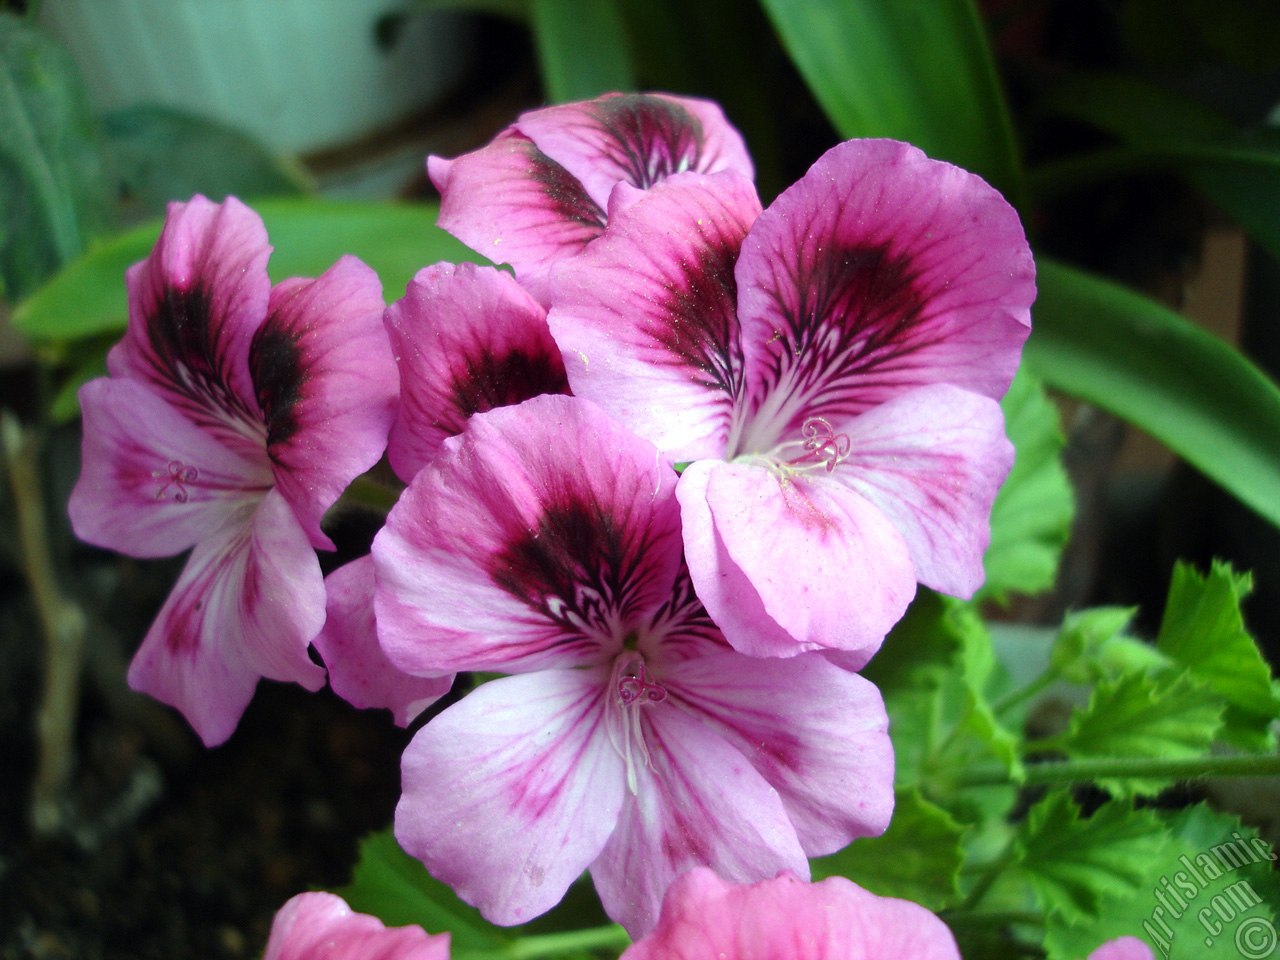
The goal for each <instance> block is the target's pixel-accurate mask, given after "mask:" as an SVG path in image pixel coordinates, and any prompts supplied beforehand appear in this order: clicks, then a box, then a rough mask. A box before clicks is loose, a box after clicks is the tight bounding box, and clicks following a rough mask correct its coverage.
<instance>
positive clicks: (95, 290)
mask: <svg viewBox="0 0 1280 960" xmlns="http://www.w3.org/2000/svg"><path fill="white" fill-rule="evenodd" d="M254 209H256V210H257V211H258V213H259V214H261V215H262V219H263V220H264V221H265V222H266V225H267V233H268V235H269V237H270V240H271V243H272V245H273V246H274V247H275V252H274V253H273V254H272V255H271V260H270V262H269V264H268V270H269V272H270V274H271V278H272V280H274V281H277V282H278V281H280V280H282V279H284V278H285V277H293V276H299V277H315V276H318V275H319V274H321V273H323V272H324V271H325V270H326V269H328V268H329V267H330V266H332V265H333V263H334V262H335V261H336V260H337V259H338V258H339V257H340V256H342V255H343V254H346V253H351V254H355V255H356V256H358V257H359V258H360V259H361V260H363V261H364V262H365V263H367V264H368V265H369V266H371V267H373V269H374V270H376V271H377V272H378V275H379V277H381V279H382V292H383V296H384V297H385V298H386V300H387V301H388V302H390V301H392V300H395V299H397V298H398V297H400V296H402V295H403V293H404V289H405V286H406V285H407V284H408V282H409V280H410V279H411V278H412V277H413V275H414V274H415V273H416V272H417V271H418V270H419V269H421V268H422V267H424V266H426V265H427V264H429V263H435V262H437V261H440V260H452V261H464V260H469V261H473V262H483V259H484V258H483V257H481V256H479V255H478V254H476V253H474V252H473V251H471V250H469V249H467V248H466V247H464V246H463V245H462V244H461V243H459V242H458V241H457V240H454V239H453V237H451V236H449V235H448V234H447V233H445V232H444V231H443V230H440V229H439V228H437V227H436V225H435V221H436V215H437V213H438V207H436V206H434V205H430V204H412V205H410V204H387V203H362V202H343V203H334V202H329V201H321V200H311V199H288V200H267V201H263V202H261V203H257V204H255V205H254ZM159 233H160V223H159V221H155V222H152V223H149V224H144V225H143V226H140V227H137V228H136V229H133V230H130V231H128V232H127V233H124V234H121V235H120V236H118V237H116V238H115V239H113V240H111V241H109V242H107V243H103V244H100V245H98V246H95V247H94V248H93V249H91V250H90V251H89V252H88V253H87V254H85V255H84V256H83V257H80V258H79V259H78V260H75V261H74V262H72V263H70V264H68V265H67V267H66V268H65V269H63V270H62V271H61V272H60V273H59V274H58V275H57V276H55V277H54V278H53V279H52V280H50V281H49V282H48V283H47V284H45V285H44V286H43V287H41V288H40V289H39V290H37V291H36V292H35V293H34V294H32V296H31V297H30V298H29V299H27V300H26V301H24V302H23V303H22V304H20V305H19V306H18V308H17V310H15V311H14V317H13V321H14V325H15V326H17V328H18V329H19V330H21V331H22V332H23V333H25V334H27V335H28V336H32V337H39V338H43V339H51V340H67V339H73V338H78V337H84V336H89V335H91V334H98V333H104V332H111V331H118V330H123V329H124V325H125V319H126V316H127V306H126V301H125V288H124V272H125V270H126V269H127V268H128V267H129V266H130V265H131V264H133V263H136V262H137V261H139V260H141V259H143V258H144V257H145V256H147V254H148V253H149V252H150V251H151V247H152V246H153V245H154V243H155V240H156V237H157V236H159Z"/></svg>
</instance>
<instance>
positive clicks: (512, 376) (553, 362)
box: [442, 345, 569, 433]
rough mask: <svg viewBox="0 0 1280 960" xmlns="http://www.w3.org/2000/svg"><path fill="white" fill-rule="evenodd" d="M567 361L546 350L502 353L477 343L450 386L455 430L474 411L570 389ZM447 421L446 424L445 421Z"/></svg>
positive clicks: (456, 431) (518, 350) (457, 431)
mask: <svg viewBox="0 0 1280 960" xmlns="http://www.w3.org/2000/svg"><path fill="white" fill-rule="evenodd" d="M568 392H569V380H568V378H567V377H566V376H565V372H564V361H563V360H561V359H560V355H559V354H553V353H548V352H547V351H544V350H536V349H534V350H522V349H516V350H512V351H511V352H510V353H507V354H504V355H502V356H496V355H495V354H494V353H493V352H492V351H490V350H488V349H486V348H484V347H480V346H478V345H477V347H476V352H475V353H470V354H468V356H467V357H466V358H465V368H464V369H463V370H461V371H460V372H458V373H457V374H456V375H455V377H454V380H453V384H452V385H451V386H450V388H449V393H450V395H451V397H452V400H453V407H454V410H455V411H457V414H458V417H457V418H456V426H455V427H454V428H453V432H454V433H460V432H461V431H462V427H463V424H465V423H466V420H467V418H468V417H470V416H471V415H472V414H473V413H483V412H484V411H485V410H492V409H494V408H495V407H505V406H509V405H511V404H515V403H520V402H521V401H522V400H528V399H530V398H531V397H537V396H540V395H542V394H544V393H568ZM442 425H443V424H442Z"/></svg>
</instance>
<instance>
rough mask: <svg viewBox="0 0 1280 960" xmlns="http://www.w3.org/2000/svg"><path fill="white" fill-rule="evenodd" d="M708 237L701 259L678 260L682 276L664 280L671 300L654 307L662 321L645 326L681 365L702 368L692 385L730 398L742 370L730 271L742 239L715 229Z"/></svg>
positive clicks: (734, 289)
mask: <svg viewBox="0 0 1280 960" xmlns="http://www.w3.org/2000/svg"><path fill="white" fill-rule="evenodd" d="M707 240H708V241H709V242H708V244H707V246H706V247H705V248H704V250H703V251H702V256H701V258H700V259H697V260H684V261H681V262H680V263H679V264H678V269H679V270H680V275H679V276H677V277H675V278H673V279H672V280H671V281H670V282H669V283H667V284H666V286H667V289H668V290H669V298H668V300H667V302H666V303H665V304H663V305H661V306H660V307H659V308H658V310H657V311H656V312H657V313H658V315H659V316H661V317H663V318H664V319H665V321H666V322H664V323H660V324H647V330H648V333H649V335H650V336H651V337H653V339H654V340H656V341H657V342H658V343H660V344H662V346H663V347H665V348H666V350H667V351H668V352H669V353H670V354H672V355H674V356H675V357H677V358H679V360H678V365H679V366H682V367H685V366H688V367H693V368H695V369H696V370H699V371H701V373H702V376H696V377H694V378H693V379H694V381H695V382H696V383H699V384H701V385H702V386H705V387H711V388H714V389H718V390H722V391H724V392H725V393H727V394H729V395H730V396H734V395H736V394H737V391H738V387H739V381H740V378H741V371H742V341H741V339H740V337H739V333H738V314H737V303H738V282H737V280H735V279H734V275H733V267H734V264H735V263H736V262H737V259H738V251H739V248H740V246H741V239H740V238H737V237H729V236H725V235H724V234H722V233H717V234H715V235H714V236H711V237H708V238H707Z"/></svg>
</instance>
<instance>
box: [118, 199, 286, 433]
mask: <svg viewBox="0 0 1280 960" xmlns="http://www.w3.org/2000/svg"><path fill="white" fill-rule="evenodd" d="M270 255H271V247H270V246H269V245H268V243H267V232H266V228H265V227H263V225H262V219H261V218H260V217H259V216H258V215H257V214H256V213H254V212H253V211H252V210H250V209H249V208H248V207H246V206H245V205H244V204H242V203H241V202H240V201H238V200H236V199H235V198H234V197H228V198H227V200H226V202H225V203H222V204H215V203H211V202H210V201H208V200H206V199H205V198H204V197H200V196H197V197H194V198H193V199H192V200H191V201H190V202H188V203H172V204H170V205H169V212H168V214H167V216H166V217H165V225H164V229H163V230H162V231H161V233H160V238H159V239H158V240H157V241H156V245H155V248H154V249H153V250H152V251H151V254H150V256H148V257H147V259H146V260H143V261H142V262H141V263H137V264H134V265H133V266H132V267H130V268H129V272H128V274H127V276H126V282H127V285H128V288H129V326H128V329H127V331H126V333H125V337H124V339H123V340H122V341H121V342H120V343H119V344H117V345H116V346H115V347H114V348H112V350H111V353H110V354H109V356H108V358H107V365H108V369H109V370H110V371H111V375H112V376H114V377H130V378H133V379H137V380H141V381H142V382H144V383H148V384H150V385H152V386H153V387H154V388H155V389H157V390H158V391H160V392H161V394H162V395H163V396H164V397H165V399H166V400H168V401H169V403H171V404H173V405H174V406H175V407H176V408H177V409H179V410H181V411H182V412H183V414H184V415H186V416H187V417H188V418H189V419H190V420H191V421H192V422H193V423H195V424H197V425H198V426H201V427H204V428H206V429H209V430H211V431H213V432H215V433H217V434H218V435H219V436H220V437H222V438H223V439H224V441H225V442H227V443H229V444H231V445H233V446H240V447H245V446H247V447H250V448H253V447H260V446H261V444H262V433H263V431H262V425H261V423H260V420H259V417H258V415H257V404H256V402H255V399H254V394H253V387H252V384H251V382H250V380H249V367H248V358H249V342H250V340H251V339H252V337H253V335H254V333H255V332H256V331H257V329H258V327H259V326H260V325H261V324H262V321H263V319H264V318H265V317H266V315H267V297H268V292H269V291H270V289H271V281H270V279H269V278H268V277H267V258H268V257H269V256H270Z"/></svg>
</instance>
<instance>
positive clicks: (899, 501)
mask: <svg viewBox="0 0 1280 960" xmlns="http://www.w3.org/2000/svg"><path fill="white" fill-rule="evenodd" d="M609 211H610V217H609V225H608V228H607V230H606V231H605V232H604V234H603V235H602V236H601V237H600V238H598V239H597V240H595V241H594V242H592V243H591V245H590V246H588V247H587V248H586V249H585V250H584V251H583V252H582V253H581V254H579V255H578V256H576V257H574V258H572V259H570V260H566V261H564V262H563V263H561V264H560V265H559V266H558V267H557V269H556V271H555V273H554V275H553V279H552V285H551V309H550V313H549V315H548V322H549V323H550V325H551V332H552V335H553V336H554V337H555V338H556V341H557V342H558V343H559V345H560V347H561V350H562V352H563V354H564V358H565V367H566V371H567V373H568V376H569V383H570V385H571V387H572V388H573V392H574V394H575V395H577V396H581V397H586V398H588V399H590V400H593V401H595V402H596V403H598V404H599V405H600V406H601V407H603V408H604V409H605V411H606V412H608V413H609V414H610V415H612V416H613V417H615V418H616V419H618V420H619V422H621V423H622V424H624V425H625V426H627V427H629V428H630V429H631V430H633V431H634V432H635V433H637V434H639V435H640V436H642V437H644V438H646V439H648V440H651V441H652V442H654V443H655V444H657V446H658V448H659V449H660V450H661V451H662V452H663V453H664V454H667V455H670V456H671V457H673V458H674V459H675V460H676V461H677V462H692V464H691V465H690V466H689V467H688V468H687V469H686V470H685V471H684V473H683V475H682V477H681V479H680V484H679V487H678V488H677V496H678V498H679V500H680V504H681V507H682V510H683V518H684V539H685V549H686V553H687V556H688V562H689V568H690V572H691V574H692V576H693V582H694V586H695V587H696V588H697V591H698V596H699V597H700V598H701V600H702V602H703V603H704V604H706V606H707V609H708V611H709V612H710V613H711V615H712V617H713V618H714V619H715V621H716V623H717V624H719V625H720V627H721V628H722V629H723V630H724V632H725V635H726V636H727V637H728V639H729V641H730V642H731V643H732V644H733V645H734V646H735V647H736V648H738V649H739V650H742V651H744V652H747V653H752V654H756V655H773V656H786V655H792V654H794V653H796V652H797V651H800V650H806V649H815V648H823V647H825V648H832V649H835V650H841V651H846V652H847V654H846V662H848V663H850V664H852V665H857V664H859V663H861V662H864V661H865V660H866V659H867V658H868V657H869V656H870V655H871V654H872V653H873V652H874V650H875V649H876V647H877V645H878V644H879V643H880V641H881V639H882V638H883V636H884V634H885V633H886V632H887V631H888V629H889V628H890V627H891V626H892V625H893V623H895V622H896V621H897V619H898V618H899V616H901V614H902V612H903V611H904V609H905V608H906V605H907V603H908V602H909V601H910V600H911V598H912V596H913V595H914V593H915V588H916V583H917V581H918V582H920V583H923V584H925V585H927V586H929V587H932V588H935V589H937V590H940V591H942V592H944V593H950V594H954V595H957V596H961V597H968V596H971V595H972V593H973V591H974V590H975V589H976V588H977V587H978V586H979V585H980V584H981V583H982V580H983V569H982V556H983V553H984V551H985V549H986V546H987V543H988V542H989V539H990V527H989V524H990V509H991V504H992V501H993V499H994V497H995V494H996V491H997V489H998V488H999V486H1000V484H1001V483H1002V482H1003V479H1004V477H1005V476H1006V475H1007V473H1008V470H1009V468H1010V466H1011V464H1012V458H1013V449H1012V446H1011V445H1010V444H1009V442H1008V440H1007V439H1006V437H1005V435H1004V421H1003V417H1002V415H1001V411H1000V408H999V405H998V403H997V398H999V397H1000V396H1002V395H1003V393H1004V391H1005V390H1006V389H1007V388H1008V385H1009V382H1010V380H1011V378H1012V377H1013V374H1014V372H1015V370H1016V368H1017V365H1018V360H1019V357H1020V353H1021V348H1022V343H1023V341H1024V340H1025V338H1026V336H1027V333H1028V331H1029V326H1030V313H1029V308H1030V305H1031V301H1032V299H1033V298H1034V295H1035V288H1034V283H1033V264H1032V260H1031V254H1030V251H1029V249H1028V247H1027V243H1026V240H1025V237H1024V235H1023V231H1022V228H1021V225H1020V224H1019V222H1018V218H1017V215H1016V213H1015V212H1014V211H1013V209H1012V208H1011V207H1010V206H1009V205H1008V204H1007V203H1006V202H1005V201H1004V200H1003V199H1002V198H1001V197H1000V195H999V194H998V193H996V191H995V190H993V189H992V188H991V187H989V186H988V185H987V184H986V183H984V182H983V181H982V180H980V179H979V178H978V177H976V176H973V175H972V174H969V173H966V172H965V171H963V170H960V169H958V168H956V167H953V166H951V165H950V164H946V163H941V162H938V161H934V160H930V159H928V158H927V157H925V156H924V154H922V153H921V152H920V151H919V150H917V149H915V148H914V147H910V146H908V145H906V144H902V143H896V142H893V141H885V140H854V141H849V142H847V143H843V144H840V145H839V146H837V147H835V148H833V149H832V150H830V151H828V152H827V153H826V154H825V155H824V156H823V157H822V158H821V159H820V160H819V161H818V162H817V163H816V164H814V166H813V167H812V168H811V169H810V170H809V172H808V173H807V174H806V175H805V176H804V177H803V178H802V179H801V180H800V181H798V182H797V183H796V184H794V185H793V186H792V187H790V188H789V189H788V190H786V191H785V192H783V193H782V194H781V195H780V196H779V197H778V198H777V200H775V201H774V203H773V204H772V205H770V207H769V209H768V210H765V211H764V212H763V213H762V212H761V211H760V204H759V201H758V199H757V197H756V194H755V190H754V188H753V187H752V185H751V183H750V182H749V181H748V180H747V179H746V178H745V177H743V176H741V175H740V174H738V173H736V172H733V171H725V172H721V173H717V174H709V175H704V174H696V173H683V174H677V175H674V176H672V177H669V178H667V179H666V180H664V181H663V182H662V183H659V184H657V185H655V186H653V187H652V188H650V189H649V190H646V191H643V192H642V191H638V190H635V189H633V188H632V187H630V186H629V185H628V184H625V183H624V184H619V185H618V186H617V187H615V188H614V192H613V195H612V197H611V198H610V202H609ZM762 625H763V626H764V627H765V628H767V629H762Z"/></svg>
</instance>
